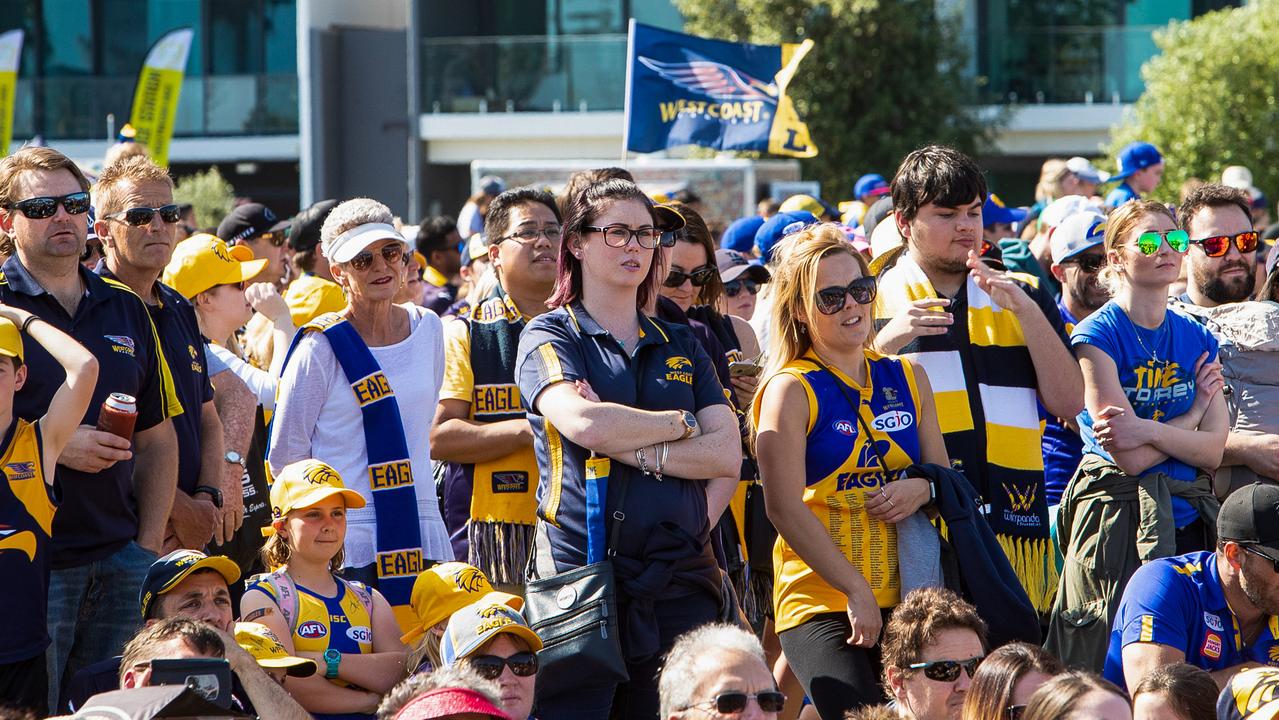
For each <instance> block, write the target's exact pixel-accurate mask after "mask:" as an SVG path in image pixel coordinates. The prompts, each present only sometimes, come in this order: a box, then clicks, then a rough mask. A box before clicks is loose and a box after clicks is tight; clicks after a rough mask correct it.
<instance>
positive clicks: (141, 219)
mask: <svg viewBox="0 0 1279 720" xmlns="http://www.w3.org/2000/svg"><path fill="white" fill-rule="evenodd" d="M156 213H159V214H160V219H161V220H163V221H164V222H166V223H168V224H170V225H172V224H173V223H176V222H177V221H178V220H179V219H181V218H182V208H180V207H178V206H177V205H165V206H164V207H158V208H153V207H135V208H129V209H128V210H121V211H120V212H116V213H111V214H110V215H105V216H104V218H105V219H106V220H123V221H124V222H126V223H128V224H129V225H132V226H133V227H139V226H142V225H150V224H151V221H152V220H154V219H155V215H156Z"/></svg>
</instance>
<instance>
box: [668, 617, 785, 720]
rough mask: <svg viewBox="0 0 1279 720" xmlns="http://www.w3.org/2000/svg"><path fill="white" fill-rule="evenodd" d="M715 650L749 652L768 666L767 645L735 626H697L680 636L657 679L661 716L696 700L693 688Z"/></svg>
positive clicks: (704, 675)
mask: <svg viewBox="0 0 1279 720" xmlns="http://www.w3.org/2000/svg"><path fill="white" fill-rule="evenodd" d="M714 650H729V651H734V652H738V653H741V654H743V655H749V656H751V657H753V658H755V659H757V660H759V662H760V664H761V665H763V666H764V667H765V668H767V667H768V661H767V660H765V659H764V647H763V646H762V645H760V644H759V639H758V638H756V637H755V636H754V635H752V634H750V633H748V632H746V631H745V630H743V629H741V628H740V627H737V626H736V625H727V624H724V623H713V624H709V625H703V626H701V627H699V628H694V629H692V630H689V631H688V632H686V633H684V634H683V635H680V636H679V639H677V640H676V641H675V645H674V646H672V647H671V649H670V652H668V653H666V662H665V664H664V665H663V667H662V675H661V677H660V678H658V681H657V693H658V698H659V707H660V710H661V717H662V718H668V717H670V716H671V713H674V712H677V711H678V710H680V709H682V708H684V707H687V706H688V704H689V703H692V702H694V698H693V691H694V690H696V689H697V686H698V684H699V683H700V682H701V680H703V679H704V678H705V677H706V668H705V665H706V662H707V658H712V657H714V653H712V652H711V651H714Z"/></svg>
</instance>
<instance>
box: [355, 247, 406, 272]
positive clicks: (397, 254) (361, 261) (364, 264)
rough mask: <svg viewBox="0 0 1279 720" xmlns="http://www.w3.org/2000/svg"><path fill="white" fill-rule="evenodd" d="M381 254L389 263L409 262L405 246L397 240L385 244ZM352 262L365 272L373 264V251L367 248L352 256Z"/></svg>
mask: <svg viewBox="0 0 1279 720" xmlns="http://www.w3.org/2000/svg"><path fill="white" fill-rule="evenodd" d="M380 254H381V255H382V259H383V260H385V261H386V264H387V265H394V264H395V263H401V264H404V265H408V264H409V256H408V255H407V254H406V253H405V252H404V246H403V245H401V244H399V243H397V242H393V243H391V244H389V245H383V246H382V250H381V252H380ZM350 262H351V267H352V268H354V269H356V270H358V271H360V272H364V271H365V270H368V269H369V268H370V267H372V266H373V253H371V252H369V251H368V250H365V251H364V252H362V253H360V254H359V255H356V256H355V257H353V258H351V260H350Z"/></svg>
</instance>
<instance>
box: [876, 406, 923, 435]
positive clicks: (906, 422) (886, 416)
mask: <svg viewBox="0 0 1279 720" xmlns="http://www.w3.org/2000/svg"><path fill="white" fill-rule="evenodd" d="M914 424H915V416H914V415H911V414H910V413H908V412H903V411H901V410H890V411H889V412H886V413H883V414H882V415H879V416H877V417H876V418H875V419H874V421H872V422H871V424H870V426H871V427H873V428H875V429H876V430H882V431H884V432H896V431H898V430H905V429H906V428H908V427H910V426H911V425H914Z"/></svg>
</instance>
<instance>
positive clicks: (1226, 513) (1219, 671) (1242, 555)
mask: <svg viewBox="0 0 1279 720" xmlns="http://www.w3.org/2000/svg"><path fill="white" fill-rule="evenodd" d="M1276 616H1279V486H1275V485H1269V484H1263V483H1254V484H1252V485H1249V486H1247V487H1245V488H1242V489H1240V490H1238V491H1237V492H1235V493H1234V494H1233V495H1231V496H1230V497H1228V498H1226V501H1225V502H1224V503H1222V505H1221V512H1220V514H1219V515H1218V516H1217V550H1216V552H1194V553H1188V554H1185V555H1178V556H1176V557H1165V558H1160V559H1158V560H1153V561H1151V562H1148V563H1146V564H1145V565H1143V566H1142V567H1141V568H1140V569H1139V570H1137V572H1135V573H1134V574H1133V576H1132V579H1131V580H1129V581H1128V585H1127V587H1125V588H1124V594H1123V599H1122V600H1120V602H1119V607H1118V608H1117V610H1116V611H1115V621H1114V625H1113V626H1112V630H1111V633H1110V650H1109V652H1108V653H1107V654H1106V667H1105V672H1104V674H1105V676H1106V679H1107V680H1111V681H1113V682H1115V683H1116V684H1119V685H1120V686H1125V684H1126V686H1127V687H1129V688H1133V687H1136V686H1137V684H1138V683H1139V682H1141V679H1142V678H1143V677H1145V676H1146V674H1147V673H1149V672H1150V671H1151V670H1154V669H1156V668H1158V667H1160V666H1162V665H1166V664H1168V663H1179V662H1185V663H1189V664H1191V665H1194V666H1196V667H1200V668H1203V669H1204V670H1207V671H1208V672H1210V673H1211V674H1212V676H1213V679H1215V680H1216V681H1217V685H1218V687H1223V688H1224V687H1225V686H1226V685H1227V684H1228V683H1229V682H1230V678H1231V677H1232V676H1233V675H1234V674H1235V673H1237V672H1239V671H1241V670H1246V669H1248V668H1250V667H1258V666H1260V665H1268V664H1273V663H1275V662H1279V617H1276Z"/></svg>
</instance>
